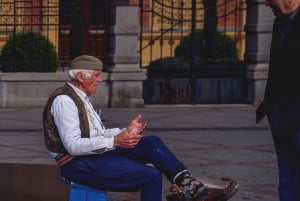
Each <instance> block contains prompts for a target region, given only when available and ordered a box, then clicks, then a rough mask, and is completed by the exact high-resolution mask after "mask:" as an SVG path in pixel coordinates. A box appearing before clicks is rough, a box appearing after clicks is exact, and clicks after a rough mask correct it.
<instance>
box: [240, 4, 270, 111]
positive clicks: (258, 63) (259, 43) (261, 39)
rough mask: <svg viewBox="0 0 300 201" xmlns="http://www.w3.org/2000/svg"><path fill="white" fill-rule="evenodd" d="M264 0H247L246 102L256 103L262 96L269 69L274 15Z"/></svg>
mask: <svg viewBox="0 0 300 201" xmlns="http://www.w3.org/2000/svg"><path fill="white" fill-rule="evenodd" d="M264 2H265V1H264V0H247V22H246V27H245V31H246V54H245V61H246V63H247V81H248V103H250V104H253V105H255V106H256V105H258V104H259V103H260V102H261V100H262V99H263V96H264V91H265V85H266V79H267V77H268V69H269V52H270V44H271V35H272V26H273V20H274V15H273V13H272V11H271V9H270V8H269V7H266V6H265V4H264Z"/></svg>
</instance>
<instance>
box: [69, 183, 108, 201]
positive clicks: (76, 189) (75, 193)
mask: <svg viewBox="0 0 300 201" xmlns="http://www.w3.org/2000/svg"><path fill="white" fill-rule="evenodd" d="M69 201H107V195H106V192H105V191H102V190H96V189H93V188H89V187H86V186H82V185H79V184H76V183H73V182H72V183H71V189H70V194H69Z"/></svg>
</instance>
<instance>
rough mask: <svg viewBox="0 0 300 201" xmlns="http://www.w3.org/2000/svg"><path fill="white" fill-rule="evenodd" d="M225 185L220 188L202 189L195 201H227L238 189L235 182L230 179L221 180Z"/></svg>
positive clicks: (223, 178)
mask: <svg viewBox="0 0 300 201" xmlns="http://www.w3.org/2000/svg"><path fill="white" fill-rule="evenodd" d="M221 179H222V181H223V182H226V183H227V185H225V186H220V187H210V186H209V185H208V187H207V188H206V189H204V190H203V191H202V192H201V193H200V194H199V195H198V196H197V198H196V199H195V201H226V200H229V199H230V198H231V197H232V196H233V195H234V194H235V193H236V192H237V191H238V189H239V185H238V183H237V182H236V181H234V180H233V179H230V178H225V177H222V178H221Z"/></svg>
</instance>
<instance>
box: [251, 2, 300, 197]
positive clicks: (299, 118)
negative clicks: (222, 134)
mask: <svg viewBox="0 0 300 201" xmlns="http://www.w3.org/2000/svg"><path fill="white" fill-rule="evenodd" d="M265 4H266V6H269V7H270V8H271V9H272V11H273V13H274V15H275V20H274V25H273V33H272V41H271V49H270V63H269V75H268V80H267V85H266V89H265V97H264V100H263V101H262V103H261V104H260V105H259V107H258V108H257V111H256V122H259V121H260V120H261V119H262V118H263V117H264V116H265V115H267V117H268V121H269V125H270V129H271V132H272V136H273V140H274V145H275V149H276V154H277V161H278V171H279V187H278V193H279V199H280V201H299V200H300V74H299V73H298V72H299V70H300V9H299V7H300V0H266V1H265Z"/></svg>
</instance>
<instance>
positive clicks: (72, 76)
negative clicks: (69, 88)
mask: <svg viewBox="0 0 300 201" xmlns="http://www.w3.org/2000/svg"><path fill="white" fill-rule="evenodd" d="M79 72H81V73H82V74H83V76H84V77H85V78H86V79H90V78H91V76H92V73H93V72H94V70H81V69H74V70H69V71H68V76H69V78H70V79H71V80H75V79H76V74H77V73H79Z"/></svg>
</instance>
